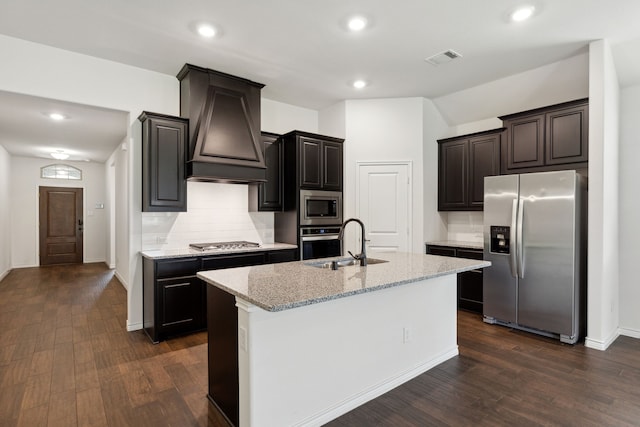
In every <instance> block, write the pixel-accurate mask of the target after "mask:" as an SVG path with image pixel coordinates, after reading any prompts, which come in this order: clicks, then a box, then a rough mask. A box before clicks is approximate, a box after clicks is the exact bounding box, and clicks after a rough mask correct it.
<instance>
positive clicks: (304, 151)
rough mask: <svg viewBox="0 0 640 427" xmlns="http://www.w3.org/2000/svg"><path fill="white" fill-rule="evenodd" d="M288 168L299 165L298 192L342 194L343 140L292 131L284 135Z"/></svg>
mask: <svg viewBox="0 0 640 427" xmlns="http://www.w3.org/2000/svg"><path fill="white" fill-rule="evenodd" d="M283 141H284V143H285V144H286V146H287V147H288V148H286V149H285V153H289V155H287V154H285V156H286V160H285V162H286V167H287V168H291V167H294V166H295V165H297V173H295V175H297V177H295V179H296V181H297V182H296V184H297V185H296V186H297V187H298V189H315V190H329V191H342V161H343V160H342V157H343V152H342V144H343V142H344V139H340V138H333V137H330V136H324V135H317V134H313V133H308V132H301V131H293V132H289V133H287V134H285V135H283Z"/></svg>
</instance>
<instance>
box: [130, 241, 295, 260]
mask: <svg viewBox="0 0 640 427" xmlns="http://www.w3.org/2000/svg"><path fill="white" fill-rule="evenodd" d="M297 247H298V246H296V245H290V244H288V243H263V244H262V245H260V247H258V248H246V249H229V250H215V251H205V252H202V251H198V250H195V249H190V248H189V247H184V248H179V249H159V250H150V251H142V252H140V253H141V254H142V256H143V257H145V258H149V259H162V258H187V257H193V256H211V255H225V254H237V253H244V252H264V251H277V250H282V249H296V248H297Z"/></svg>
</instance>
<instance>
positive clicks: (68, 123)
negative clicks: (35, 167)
mask: <svg viewBox="0 0 640 427" xmlns="http://www.w3.org/2000/svg"><path fill="white" fill-rule="evenodd" d="M54 112H58V113H61V112H64V114H65V115H66V116H67V118H66V119H65V120H63V121H58V122H57V121H53V120H51V119H50V118H49V117H48V114H50V113H54ZM128 123H129V114H128V113H125V112H123V111H117V110H109V109H106V108H97V107H90V106H87V105H80V104H73V103H70V102H64V101H56V100H51V99H45V98H38V97H35V96H28V95H22V94H15V93H11V92H3V91H0V129H1V130H0V145H2V146H3V147H4V148H5V149H6V150H7V151H8V152H9V153H11V154H12V155H14V156H24V157H44V158H49V159H51V157H50V153H51V152H52V151H54V150H56V149H60V150H64V151H65V152H66V153H68V154H69V160H79V161H94V162H99V163H104V162H106V161H107V159H108V158H109V156H110V155H111V153H113V150H114V149H115V148H116V147H117V146H118V144H119V143H121V142H122V141H123V139H124V138H125V137H126V136H127V127H128Z"/></svg>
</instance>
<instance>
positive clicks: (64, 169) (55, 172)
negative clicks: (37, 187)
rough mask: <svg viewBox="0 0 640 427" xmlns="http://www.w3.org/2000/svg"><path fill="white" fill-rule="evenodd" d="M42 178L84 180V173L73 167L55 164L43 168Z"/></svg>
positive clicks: (41, 170) (41, 171)
mask: <svg viewBox="0 0 640 427" xmlns="http://www.w3.org/2000/svg"><path fill="white" fill-rule="evenodd" d="M40 178H47V179H67V180H82V171H81V170H80V169H78V168H74V167H73V166H69V165H63V164H54V165H48V166H43V167H41V168H40Z"/></svg>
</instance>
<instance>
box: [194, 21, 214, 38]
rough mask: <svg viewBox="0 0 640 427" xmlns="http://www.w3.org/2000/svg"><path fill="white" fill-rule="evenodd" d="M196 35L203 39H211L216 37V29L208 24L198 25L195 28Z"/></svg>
mask: <svg viewBox="0 0 640 427" xmlns="http://www.w3.org/2000/svg"><path fill="white" fill-rule="evenodd" d="M197 31H198V34H200V35H201V36H202V37H205V38H208V39H210V38H212V37H215V35H216V29H215V28H214V27H213V25H210V24H200V25H198V28H197Z"/></svg>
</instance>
